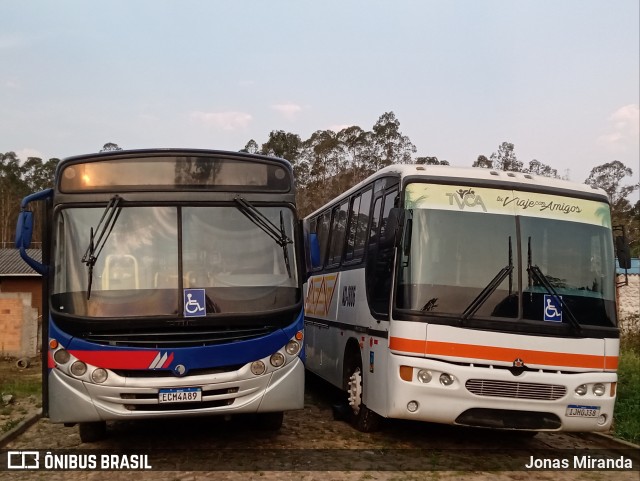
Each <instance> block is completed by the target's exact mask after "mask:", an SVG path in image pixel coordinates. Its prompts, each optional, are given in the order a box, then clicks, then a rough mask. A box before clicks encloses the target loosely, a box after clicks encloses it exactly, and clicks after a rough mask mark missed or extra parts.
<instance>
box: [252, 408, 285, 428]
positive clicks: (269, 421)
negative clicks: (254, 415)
mask: <svg viewBox="0 0 640 481" xmlns="http://www.w3.org/2000/svg"><path fill="white" fill-rule="evenodd" d="M283 419H284V413H283V412H282V411H280V412H275V413H261V414H258V428H259V429H260V430H262V431H278V430H279V429H280V428H281V427H282V421H283Z"/></svg>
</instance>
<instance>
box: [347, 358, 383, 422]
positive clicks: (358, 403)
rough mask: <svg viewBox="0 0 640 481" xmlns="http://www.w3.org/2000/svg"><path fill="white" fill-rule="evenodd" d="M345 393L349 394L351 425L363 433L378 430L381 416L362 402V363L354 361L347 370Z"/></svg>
mask: <svg viewBox="0 0 640 481" xmlns="http://www.w3.org/2000/svg"><path fill="white" fill-rule="evenodd" d="M348 376H349V377H348V379H347V394H348V395H349V407H350V409H351V413H350V421H351V425H352V426H353V427H354V428H356V429H357V430H358V431H360V432H363V433H372V432H375V431H378V430H379V429H380V426H381V420H382V419H381V417H380V416H379V415H378V414H376V413H374V412H373V411H372V410H371V409H369V408H368V407H367V406H366V405H365V404H364V402H362V392H363V386H364V380H363V377H362V363H360V362H356V363H354V364H352V367H351V368H350V369H349V371H348Z"/></svg>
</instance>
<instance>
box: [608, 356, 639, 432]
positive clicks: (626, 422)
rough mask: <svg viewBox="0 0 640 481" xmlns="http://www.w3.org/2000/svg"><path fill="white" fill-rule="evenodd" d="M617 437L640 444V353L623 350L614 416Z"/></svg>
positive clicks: (619, 364)
mask: <svg viewBox="0 0 640 481" xmlns="http://www.w3.org/2000/svg"><path fill="white" fill-rule="evenodd" d="M613 418H614V420H613V424H614V425H613V431H614V434H615V436H616V437H618V438H620V439H624V440H626V441H629V442H632V443H636V444H638V443H640V352H639V351H638V350H627V349H622V350H621V352H620V359H619V363H618V388H617V399H616V407H615V411H614V416H613Z"/></svg>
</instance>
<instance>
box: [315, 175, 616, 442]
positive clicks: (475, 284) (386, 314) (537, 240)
mask: <svg viewBox="0 0 640 481" xmlns="http://www.w3.org/2000/svg"><path fill="white" fill-rule="evenodd" d="M304 227H305V236H306V239H307V242H306V246H307V262H308V280H307V283H306V286H305V329H306V331H305V333H306V335H305V349H306V368H307V369H308V370H309V371H311V372H313V373H315V374H317V375H318V376H320V377H321V378H323V379H325V380H326V381H328V382H330V383H331V384H333V385H335V386H337V387H339V388H341V389H342V390H344V391H345V393H346V394H345V398H347V399H348V402H349V405H350V409H349V410H348V412H349V416H350V418H351V419H352V423H353V424H354V426H355V427H356V428H357V429H359V430H361V431H371V430H374V429H376V428H377V426H378V424H379V421H380V419H381V418H396V419H413V420H420V421H429V422H437V423H447V424H458V425H465V426H476V427H489V428H498V429H515V430H528V431H541V430H549V431H556V430H564V431H605V430H607V429H609V427H610V425H611V422H612V415H613V408H614V403H615V399H616V381H617V374H616V369H617V365H618V349H619V331H618V327H617V319H616V295H615V288H616V286H615V277H614V276H615V255H616V253H615V252H614V250H615V249H614V242H613V235H612V226H611V217H610V208H609V203H608V199H607V196H606V193H605V192H604V191H602V190H599V189H594V188H591V187H590V186H587V185H583V184H575V183H571V182H567V181H563V180H559V179H551V178H545V177H538V176H534V175H530V174H523V173H514V172H503V171H494V170H489V169H469V168H467V169H461V168H453V167H448V166H425V165H394V166H390V167H386V168H384V169H382V170H380V171H379V172H377V173H375V174H374V175H372V176H370V177H369V178H368V179H366V180H364V181H363V182H361V183H359V184H358V185H356V186H355V187H353V188H351V189H350V190H348V191H347V192H345V193H343V194H342V195H340V196H338V197H337V198H335V199H334V200H332V201H331V202H329V203H328V204H326V205H325V206H324V207H322V208H320V209H319V210H317V211H316V212H314V213H312V214H311V215H309V216H308V217H307V218H306V219H305V220H304ZM616 241H617V242H616V245H617V246H619V247H620V249H619V252H618V257H619V259H620V261H621V265H622V264H623V263H624V262H628V260H627V256H628V245H627V244H626V239H624V237H623V236H622V237H621V238H620V239H616ZM623 267H624V266H623Z"/></svg>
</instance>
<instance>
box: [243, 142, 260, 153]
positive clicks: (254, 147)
mask: <svg viewBox="0 0 640 481" xmlns="http://www.w3.org/2000/svg"><path fill="white" fill-rule="evenodd" d="M259 150H260V146H259V145H258V143H257V142H256V141H255V140H253V139H251V140H249V142H247V144H246V145H245V146H244V149H242V150H241V151H240V152H246V153H248V154H257V153H258V151H259Z"/></svg>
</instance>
